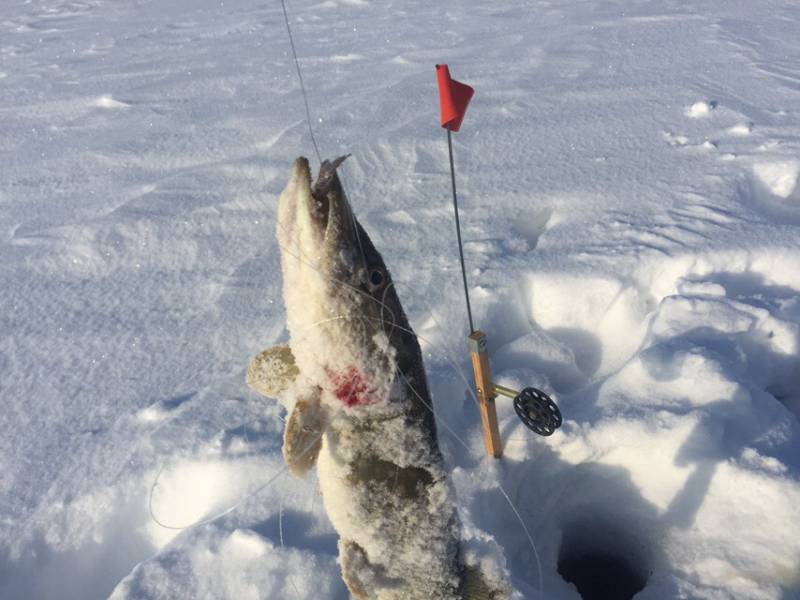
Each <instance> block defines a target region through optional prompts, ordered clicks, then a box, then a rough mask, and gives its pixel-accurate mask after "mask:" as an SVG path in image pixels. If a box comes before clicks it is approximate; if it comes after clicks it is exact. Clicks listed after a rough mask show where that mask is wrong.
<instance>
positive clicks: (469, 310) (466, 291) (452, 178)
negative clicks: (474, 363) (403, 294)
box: [447, 124, 475, 333]
mask: <svg viewBox="0 0 800 600" xmlns="http://www.w3.org/2000/svg"><path fill="white" fill-rule="evenodd" d="M447 151H448V152H449V154H450V182H451V183H452V184H453V209H454V210H455V213H456V236H457V237H458V257H459V259H460V260H461V277H462V278H463V279H464V298H465V299H466V301H467V317H469V332H470V333H474V332H475V325H474V324H473V322H472V308H471V307H470V305H469V288H468V287H467V270H466V268H465V267H464V248H463V246H462V244H461V223H460V222H459V220H458V197H457V196H456V169H455V166H454V164H453V135H452V133H451V131H450V125H449V124H448V125H447Z"/></svg>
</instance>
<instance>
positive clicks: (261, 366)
mask: <svg viewBox="0 0 800 600" xmlns="http://www.w3.org/2000/svg"><path fill="white" fill-rule="evenodd" d="M299 374H300V371H299V370H298V369H297V365H295V362H294V356H293V355H292V350H291V348H289V346H273V347H272V348H267V349H266V350H264V351H263V352H262V353H261V354H259V355H258V356H256V357H255V358H254V359H253V360H252V361H251V362H250V365H249V366H248V367H247V385H249V386H250V387H251V388H253V389H254V390H255V391H257V392H258V393H259V394H263V395H264V396H268V397H270V398H277V397H278V396H279V395H280V394H281V393H283V392H284V391H285V390H286V388H288V387H289V385H291V383H292V382H293V381H294V380H295V378H296V377H297V376H298V375H299Z"/></svg>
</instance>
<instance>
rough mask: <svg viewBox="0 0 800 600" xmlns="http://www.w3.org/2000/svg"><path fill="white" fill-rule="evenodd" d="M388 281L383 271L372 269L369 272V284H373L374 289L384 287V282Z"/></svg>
mask: <svg viewBox="0 0 800 600" xmlns="http://www.w3.org/2000/svg"><path fill="white" fill-rule="evenodd" d="M384 281H386V276H385V275H384V273H383V270H382V269H372V270H370V272H369V282H370V283H371V284H372V287H376V288H377V287H380V286H382V285H383V282H384Z"/></svg>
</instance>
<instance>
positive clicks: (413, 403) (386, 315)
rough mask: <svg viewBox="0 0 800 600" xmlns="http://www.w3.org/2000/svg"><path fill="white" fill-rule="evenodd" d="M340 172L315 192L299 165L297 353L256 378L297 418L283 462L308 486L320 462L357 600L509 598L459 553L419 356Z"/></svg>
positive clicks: (294, 191) (287, 296)
mask: <svg viewBox="0 0 800 600" xmlns="http://www.w3.org/2000/svg"><path fill="white" fill-rule="evenodd" d="M342 160H344V158H340V159H337V160H335V161H325V162H324V163H323V164H322V166H321V167H320V172H319V175H318V177H317V179H316V182H314V183H313V184H312V180H311V172H310V169H309V165H308V161H307V160H306V159H305V158H298V159H297V161H296V162H295V165H294V170H293V174H292V178H291V180H290V182H289V184H288V185H287V187H286V189H285V191H284V192H283V194H282V196H281V200H280V206H279V212H278V232H277V237H278V242H279V245H280V248H281V264H282V271H283V284H284V300H285V304H286V316H287V323H288V329H289V333H290V344H289V348H288V349H287V348H285V347H284V348H282V349H280V350H279V351H266V352H265V353H262V355H261V356H260V357H259V358H257V359H256V361H254V363H253V365H251V368H250V370H249V372H248V380H249V381H250V383H251V385H254V387H256V388H257V389H260V390H261V391H263V392H265V393H268V394H275V393H276V392H277V391H281V392H282V393H283V397H284V399H285V400H286V403H287V405H290V406H291V407H292V412H291V416H290V418H289V420H288V422H287V427H286V433H285V438H284V456H285V458H286V461H287V463H288V465H289V467H290V469H291V470H292V471H293V473H295V474H297V475H302V474H303V473H305V471H307V470H308V469H309V468H311V466H313V465H314V464H315V462H316V464H317V468H318V474H319V482H320V488H321V491H322V495H323V498H324V503H325V508H326V510H327V513H328V515H329V517H330V519H331V522H332V523H333V525H334V527H335V528H336V530H337V531H338V533H339V535H340V538H341V539H340V542H339V551H340V562H341V567H342V574H343V577H344V579H345V582H346V583H347V585H348V588H349V589H350V591H351V593H352V594H353V595H354V596H355V597H356V598H359V599H362V598H363V599H366V598H369V599H371V600H372V599H374V600H400V599H403V600H457V599H473V598H474V599H476V600H477V599H478V598H501V597H504V594H503V593H502V592H501V591H491V590H490V589H489V587H488V586H486V585H484V584H483V582H482V581H479V580H480V578H479V577H477V578H476V577H475V570H474V569H470V568H467V567H465V565H464V563H463V560H462V556H461V555H460V542H459V535H460V531H459V530H460V525H459V520H458V516H457V512H456V509H455V503H454V500H453V496H452V491H451V488H450V484H449V481H448V478H447V475H446V472H445V469H444V464H443V460H442V455H441V453H440V451H439V446H438V442H437V436H436V424H435V421H434V417H433V411H432V406H431V400H430V395H429V392H428V387H427V382H426V378H425V370H424V366H423V363H422V356H421V352H420V348H419V344H418V342H417V338H416V336H415V335H414V333H413V331H412V330H411V328H410V326H409V324H408V320H407V318H406V316H405V313H404V312H403V308H402V306H401V304H400V301H399V298H398V296H397V293H396V291H395V289H394V286H393V285H392V280H391V276H390V274H389V272H388V271H387V269H386V266H385V265H384V262H383V259H382V257H381V255H380V253H379V252H378V251H377V250H376V249H375V247H374V246H373V244H372V242H371V240H370V238H369V236H368V235H367V233H366V231H364V229H363V228H362V227H361V225H360V223H359V222H358V220H357V219H356V218H355V216H354V215H353V212H352V210H351V208H350V205H349V203H348V201H347V199H346V197H345V194H344V191H343V190H342V187H341V184H340V182H339V179H338V176H337V174H336V168H337V167H338V166H339V164H340V163H341V161H342ZM279 355H280V356H281V357H282V358H277V359H276V357H278V356H279ZM287 357H290V358H291V361H292V362H293V365H292V366H290V367H286V366H285V364H286V362H287V360H288V359H287ZM276 361H277V362H276ZM270 363H272V366H270ZM278 363H282V364H283V365H284V366H283V367H280V368H275V367H276V364H278ZM268 372H272V373H282V374H284V375H285V378H286V379H287V381H284V382H282V383H279V384H276V383H275V382H274V381H270V376H269V374H267V375H263V374H264V373H268ZM289 374H290V375H289ZM289 379H291V380H292V381H291V382H290V381H288V380H289ZM265 382H269V384H267V383H265ZM270 386H271V387H270ZM268 387H269V389H267V388H268ZM315 459H316V460H315ZM476 581H477V584H476Z"/></svg>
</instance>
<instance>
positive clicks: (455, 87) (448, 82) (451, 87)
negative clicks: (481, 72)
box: [436, 65, 475, 131]
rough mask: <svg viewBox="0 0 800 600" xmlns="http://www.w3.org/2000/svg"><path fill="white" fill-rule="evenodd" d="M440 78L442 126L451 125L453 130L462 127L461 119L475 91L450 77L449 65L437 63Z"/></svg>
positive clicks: (438, 77)
mask: <svg viewBox="0 0 800 600" xmlns="http://www.w3.org/2000/svg"><path fill="white" fill-rule="evenodd" d="M436 77H437V79H438V80H439V106H440V107H441V109H442V127H447V126H448V125H449V126H450V130H451V131H458V130H459V129H460V128H461V121H463V120H464V114H465V113H466V112H467V104H469V101H470V100H471V99H472V95H473V94H474V93H475V90H473V89H472V88H471V87H469V86H468V85H466V84H464V83H461V82H460V81H456V80H455V79H451V78H450V69H448V68H447V65H436Z"/></svg>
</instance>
